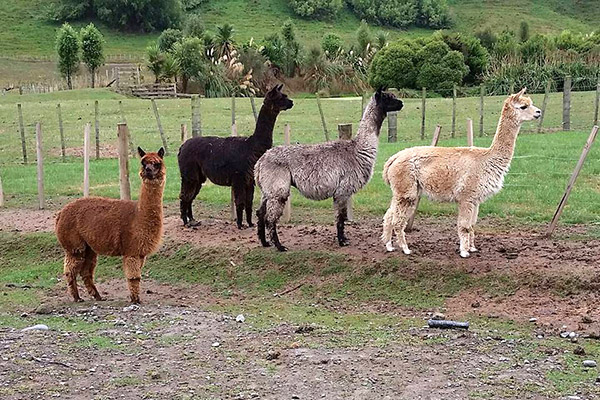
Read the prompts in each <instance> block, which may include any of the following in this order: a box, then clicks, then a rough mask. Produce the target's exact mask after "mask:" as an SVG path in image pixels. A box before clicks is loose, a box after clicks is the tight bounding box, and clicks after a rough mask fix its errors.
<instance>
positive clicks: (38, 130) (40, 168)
mask: <svg viewBox="0 0 600 400" xmlns="http://www.w3.org/2000/svg"><path fill="white" fill-rule="evenodd" d="M35 151H36V154H37V186H38V206H39V209H40V210H43V209H44V208H45V206H46V200H45V198H44V155H43V153H42V125H41V124H40V123H39V122H38V123H37V124H36V125H35Z"/></svg>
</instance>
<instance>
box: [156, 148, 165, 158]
mask: <svg viewBox="0 0 600 400" xmlns="http://www.w3.org/2000/svg"><path fill="white" fill-rule="evenodd" d="M158 156H159V157H160V158H163V157H164V156H165V149H164V148H163V147H161V148H160V149H158Z"/></svg>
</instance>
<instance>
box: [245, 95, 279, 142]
mask: <svg viewBox="0 0 600 400" xmlns="http://www.w3.org/2000/svg"><path fill="white" fill-rule="evenodd" d="M278 115H279V113H278V112H275V111H273V110H271V109H269V107H267V106H265V105H263V106H262V107H261V108H260V113H259V114H258V118H257V120H256V128H255V129H254V133H253V134H252V136H251V138H252V139H253V140H254V142H255V143H256V144H257V145H259V146H260V147H264V148H265V150H266V149H269V148H271V147H272V146H273V128H274V127H275V121H277V116H278Z"/></svg>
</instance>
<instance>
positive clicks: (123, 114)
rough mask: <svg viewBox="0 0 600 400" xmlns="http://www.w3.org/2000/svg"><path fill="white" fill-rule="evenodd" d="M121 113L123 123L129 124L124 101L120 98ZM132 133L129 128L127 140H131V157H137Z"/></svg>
mask: <svg viewBox="0 0 600 400" xmlns="http://www.w3.org/2000/svg"><path fill="white" fill-rule="evenodd" d="M119 113H120V114H121V123H122V124H125V125H127V119H126V118H125V112H124V111H123V102H122V101H121V100H119ZM131 136H132V135H131V133H130V132H129V128H128V129H127V140H128V141H129V143H128V144H129V152H130V153H131V157H132V158H135V154H136V151H135V147H134V146H133V137H131Z"/></svg>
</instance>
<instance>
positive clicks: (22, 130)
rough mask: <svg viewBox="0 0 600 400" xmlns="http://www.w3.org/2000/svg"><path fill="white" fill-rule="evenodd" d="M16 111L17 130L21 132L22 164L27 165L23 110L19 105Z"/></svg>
mask: <svg viewBox="0 0 600 400" xmlns="http://www.w3.org/2000/svg"><path fill="white" fill-rule="evenodd" d="M17 111H18V113H19V130H20V131H21V148H22V150H23V164H27V144H26V142H25V124H23V110H22V109H21V104H20V103H19V104H17Z"/></svg>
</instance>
